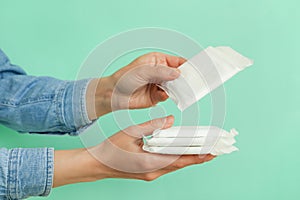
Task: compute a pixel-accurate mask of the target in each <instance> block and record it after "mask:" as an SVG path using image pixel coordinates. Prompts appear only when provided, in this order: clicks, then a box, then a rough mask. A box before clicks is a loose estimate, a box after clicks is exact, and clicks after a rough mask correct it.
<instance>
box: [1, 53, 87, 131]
mask: <svg viewBox="0 0 300 200" xmlns="http://www.w3.org/2000/svg"><path fill="white" fill-rule="evenodd" d="M90 80H91V79H84V80H78V81H64V80H58V79H55V78H51V77H35V76H29V75H26V73H25V72H24V70H22V69H21V68H20V67H18V66H16V65H13V64H11V63H10V61H9V59H8V58H7V57H6V55H5V54H4V53H3V52H2V51H1V50H0V94H1V96H0V123H1V124H3V125H5V126H7V127H9V128H12V129H14V130H17V131H19V132H29V133H46V134H65V133H68V134H70V135H78V134H79V133H80V132H82V131H83V130H85V129H86V128H87V127H88V126H89V125H91V123H92V121H90V120H89V118H88V114H87V110H86V101H85V99H86V98H85V96H86V90H87V87H88V84H89V82H90Z"/></svg>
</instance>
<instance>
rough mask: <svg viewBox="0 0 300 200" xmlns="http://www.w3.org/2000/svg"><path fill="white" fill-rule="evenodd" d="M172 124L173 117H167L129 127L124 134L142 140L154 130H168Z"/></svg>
mask: <svg viewBox="0 0 300 200" xmlns="http://www.w3.org/2000/svg"><path fill="white" fill-rule="evenodd" d="M173 123H174V117H173V116H172V115H169V116H167V117H163V118H158V119H153V120H151V121H147V122H145V123H142V124H139V125H136V126H131V127H129V128H127V130H126V131H125V132H127V133H128V134H129V135H131V136H133V137H136V138H142V137H143V136H147V135H151V134H152V133H153V131H155V130H156V129H165V128H170V127H171V126H172V125H173Z"/></svg>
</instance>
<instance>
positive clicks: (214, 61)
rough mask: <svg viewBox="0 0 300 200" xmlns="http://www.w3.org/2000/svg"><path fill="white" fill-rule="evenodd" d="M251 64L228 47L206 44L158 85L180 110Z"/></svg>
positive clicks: (250, 61) (251, 62)
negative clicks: (171, 77) (175, 74)
mask: <svg viewBox="0 0 300 200" xmlns="http://www.w3.org/2000/svg"><path fill="white" fill-rule="evenodd" d="M252 64H253V61H252V60H250V59H248V58H246V57H244V56H242V55H241V54H239V53H237V52H236V51H234V50H233V49H231V48H230V47H215V48H214V47H208V48H206V49H205V50H203V51H201V52H200V53H199V54H197V55H196V56H194V57H193V58H191V59H189V60H188V61H187V62H185V63H184V64H182V65H181V66H180V67H179V68H178V69H180V71H181V75H180V77H179V78H177V79H176V80H173V81H168V82H164V83H162V84H161V85H160V87H161V88H162V89H164V90H165V91H166V92H167V93H168V95H169V96H170V98H171V99H172V100H173V101H174V102H175V103H176V104H177V106H178V108H179V109H180V110H181V111H183V110H185V109H186V108H188V107H189V106H191V105H192V104H194V103H195V102H196V101H198V100H200V99H201V98H202V97H204V96H205V95H206V94H208V93H209V92H211V91H212V90H214V89H215V88H217V87H218V86H220V85H221V84H223V83H224V82H225V81H227V80H228V79H230V78H231V77H232V76H234V75H235V74H237V73H238V72H239V71H241V70H243V69H245V68H246V67H248V66H250V65H252Z"/></svg>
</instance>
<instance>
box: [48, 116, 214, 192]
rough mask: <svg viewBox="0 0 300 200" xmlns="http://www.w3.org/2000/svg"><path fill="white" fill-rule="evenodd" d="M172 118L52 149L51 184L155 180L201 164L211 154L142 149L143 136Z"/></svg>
mask: <svg viewBox="0 0 300 200" xmlns="http://www.w3.org/2000/svg"><path fill="white" fill-rule="evenodd" d="M173 121H174V118H173V117H172V116H169V117H166V118H160V119H155V120H152V121H149V122H146V123H143V124H140V125H136V126H131V127H129V128H127V129H125V130H123V131H120V132H118V133H116V134H115V135H113V136H111V137H110V138H108V139H107V140H105V141H104V142H102V143H101V144H99V145H97V146H95V147H92V148H90V149H75V150H61V151H55V156H54V179H53V180H54V181H53V187H58V186H62V185H66V184H71V183H77V182H88V181H96V180H100V179H105V178H128V179H141V180H145V181H151V180H154V179H156V178H158V177H160V176H162V175H164V174H167V173H170V172H172V171H175V170H178V169H181V168H183V167H186V166H189V165H193V164H201V163H204V162H207V161H210V160H212V159H213V158H214V156H213V155H210V154H208V155H182V156H177V155H162V154H152V153H147V152H144V151H143V150H142V145H143V142H142V136H143V135H149V134H151V133H152V132H153V131H154V130H155V129H158V128H169V127H171V126H172V124H173Z"/></svg>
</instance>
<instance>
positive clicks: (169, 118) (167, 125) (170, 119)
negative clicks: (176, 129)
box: [164, 115, 174, 128]
mask: <svg viewBox="0 0 300 200" xmlns="http://www.w3.org/2000/svg"><path fill="white" fill-rule="evenodd" d="M173 123H174V116H173V115H169V116H167V117H166V123H165V125H164V128H170V127H171V126H172V125H173Z"/></svg>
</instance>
